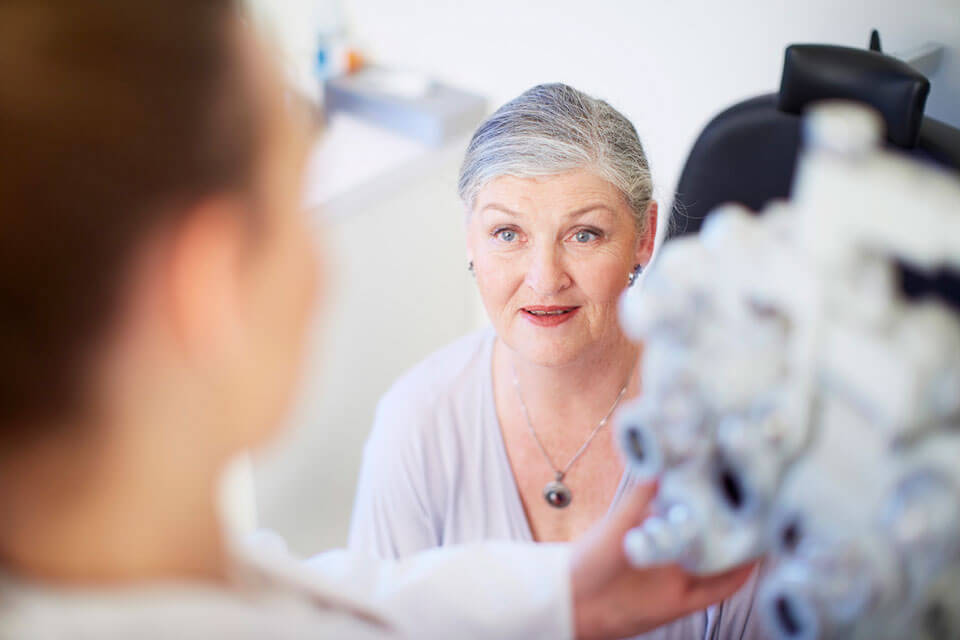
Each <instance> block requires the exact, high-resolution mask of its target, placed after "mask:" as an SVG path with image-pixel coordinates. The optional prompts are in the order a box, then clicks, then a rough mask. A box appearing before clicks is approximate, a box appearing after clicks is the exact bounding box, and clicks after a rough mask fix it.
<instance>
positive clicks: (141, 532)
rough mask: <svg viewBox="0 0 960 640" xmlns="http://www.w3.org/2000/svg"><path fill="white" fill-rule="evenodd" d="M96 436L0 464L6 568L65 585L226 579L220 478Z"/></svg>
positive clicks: (57, 441)
mask: <svg viewBox="0 0 960 640" xmlns="http://www.w3.org/2000/svg"><path fill="white" fill-rule="evenodd" d="M61 440H63V441H61ZM93 440H95V438H89V439H88V441H87V442H84V443H80V444H79V446H78V443H76V442H68V441H66V440H64V439H62V438H53V437H52V438H50V439H48V440H46V441H44V442H41V443H39V444H37V445H34V446H32V447H30V448H24V449H23V450H19V451H17V452H16V454H14V455H9V456H6V458H9V459H2V460H0V487H2V491H0V514H3V515H2V518H0V565H2V566H3V568H4V569H5V570H7V571H10V572H12V573H14V574H16V575H20V576H22V577H24V578H26V579H29V580H37V581H43V582H51V583H62V584H99V585H111V584H123V583H131V582H155V581H173V580H191V581H223V580H225V579H226V576H227V575H228V571H229V568H228V560H227V551H226V544H225V541H224V538H223V533H222V530H221V526H220V521H219V517H218V509H217V502H216V488H217V480H218V479H217V477H216V476H217V474H215V473H204V472H203V471H195V470H191V469H190V466H191V464H190V462H188V461H184V460H175V459H167V460H165V461H164V460H163V456H162V455H159V454H152V455H146V456H139V457H133V456H130V455H129V454H130V453H131V451H130V450H129V449H127V450H123V449H124V447H123V446H122V445H119V446H114V447H106V446H100V445H98V444H97V443H95V442H93ZM178 457H179V456H178Z"/></svg>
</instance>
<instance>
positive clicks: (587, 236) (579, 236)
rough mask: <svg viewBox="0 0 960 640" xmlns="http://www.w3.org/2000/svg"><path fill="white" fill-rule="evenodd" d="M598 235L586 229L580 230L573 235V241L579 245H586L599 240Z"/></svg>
mask: <svg viewBox="0 0 960 640" xmlns="http://www.w3.org/2000/svg"><path fill="white" fill-rule="evenodd" d="M599 237H600V235H599V234H598V233H597V232H595V231H589V230H587V229H581V230H580V231H577V232H576V233H575V234H574V235H573V239H574V240H576V241H577V242H580V243H584V244H585V243H587V242H591V241H593V240H596V239H597V238H599Z"/></svg>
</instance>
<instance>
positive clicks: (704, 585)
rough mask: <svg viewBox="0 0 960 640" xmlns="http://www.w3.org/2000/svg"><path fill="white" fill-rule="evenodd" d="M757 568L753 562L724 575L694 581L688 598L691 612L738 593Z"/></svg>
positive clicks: (719, 574) (725, 572)
mask: <svg viewBox="0 0 960 640" xmlns="http://www.w3.org/2000/svg"><path fill="white" fill-rule="evenodd" d="M756 567H757V563H756V562H751V563H750V564H747V565H742V566H740V567H737V568H735V569H731V570H729V571H724V572H723V573H718V574H715V575H712V576H703V577H698V578H696V579H694V581H693V582H692V584H691V585H690V588H689V590H688V593H687V598H686V599H687V601H688V603H689V605H690V609H691V611H698V610H700V609H704V608H706V607H708V606H709V605H711V604H714V603H716V602H719V601H721V600H723V599H724V598H728V597H730V596H731V595H733V594H734V593H736V591H737V590H739V589H740V587H742V586H743V585H744V584H746V582H747V580H749V579H750V574H752V573H753V570H754V569H756Z"/></svg>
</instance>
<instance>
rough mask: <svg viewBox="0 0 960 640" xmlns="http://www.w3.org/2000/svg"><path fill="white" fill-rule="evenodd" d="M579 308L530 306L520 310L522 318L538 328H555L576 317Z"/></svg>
mask: <svg viewBox="0 0 960 640" xmlns="http://www.w3.org/2000/svg"><path fill="white" fill-rule="evenodd" d="M579 310H580V307H554V306H550V307H546V306H532V307H524V308H523V309H521V310H520V313H521V314H523V317H524V318H525V319H526V320H527V322H530V323H531V324H533V325H535V326H538V327H556V326H559V325H561V324H563V323H564V322H566V321H567V320H570V319H571V318H573V316H575V315H577V312H578V311H579Z"/></svg>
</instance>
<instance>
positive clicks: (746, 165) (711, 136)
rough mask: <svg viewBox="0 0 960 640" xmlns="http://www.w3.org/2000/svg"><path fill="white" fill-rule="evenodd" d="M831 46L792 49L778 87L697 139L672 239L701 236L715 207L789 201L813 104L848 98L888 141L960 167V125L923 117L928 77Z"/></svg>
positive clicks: (872, 54)
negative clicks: (882, 128) (880, 123)
mask: <svg viewBox="0 0 960 640" xmlns="http://www.w3.org/2000/svg"><path fill="white" fill-rule="evenodd" d="M874 43H875V44H874V45H873V46H874V47H875V50H869V51H868V50H864V49H853V48H849V47H838V46H830V45H808V44H797V45H792V46H790V47H787V51H786V55H785V57H784V63H783V75H782V78H781V82H780V91H779V92H777V93H771V94H767V95H762V96H757V97H756V98H751V99H749V100H744V101H743V102H741V103H739V104H736V105H734V106H732V107H730V108H729V109H727V110H725V111H723V112H722V113H720V114H719V115H718V116H716V117H715V118H714V119H713V120H712V121H710V123H709V124H708V125H707V126H706V128H705V129H704V130H703V132H702V133H701V134H700V137H699V138H698V139H697V142H696V143H695V144H694V146H693V149H692V150H691V151H690V155H689V156H688V158H687V162H686V165H685V166H684V169H683V172H682V174H681V176H680V182H679V183H678V185H677V190H676V195H675V200H674V206H673V217H672V220H671V228H670V230H669V237H673V236H678V235H683V234H686V233H696V232H697V231H699V229H700V226H701V224H702V223H703V219H704V218H705V217H706V215H707V214H708V213H710V211H711V210H713V209H714V208H715V207H716V206H717V205H720V204H723V203H725V202H739V203H742V204H744V205H746V206H747V207H748V208H749V209H751V210H753V211H759V210H761V209H762V208H763V207H764V205H765V204H766V203H767V201H769V200H771V199H775V198H786V197H787V196H788V195H789V193H790V185H791V183H792V181H793V170H794V165H795V163H796V159H797V151H798V149H799V146H800V116H801V114H802V113H803V111H804V109H805V108H806V107H807V105H809V104H811V103H813V102H817V101H819V100H824V99H830V98H843V99H848V100H856V101H859V102H864V103H866V104H868V105H870V106H872V107H873V108H874V109H876V110H877V111H879V112H880V114H881V115H882V116H883V119H884V121H885V123H886V128H887V143H888V144H889V145H890V146H891V147H893V148H896V149H899V150H901V151H904V152H906V153H910V154H912V155H915V156H919V157H921V158H924V159H927V160H930V161H932V162H934V163H936V164H940V165H943V166H946V167H950V168H952V169H955V170H960V130H958V129H956V128H954V127H951V126H949V125H947V124H944V123H943V122H940V121H938V120H934V119H933V118H929V117H925V116H924V115H923V109H924V106H925V103H926V100H927V94H928V93H929V92H930V81H929V80H927V78H926V77H924V76H923V75H922V74H921V73H920V72H918V71H916V70H915V69H913V67H911V66H909V65H908V64H906V63H905V62H902V61H901V60H898V59H896V58H893V57H891V56H887V55H884V54H883V53H881V52H880V51H879V38H878V37H876V36H875V37H874Z"/></svg>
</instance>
